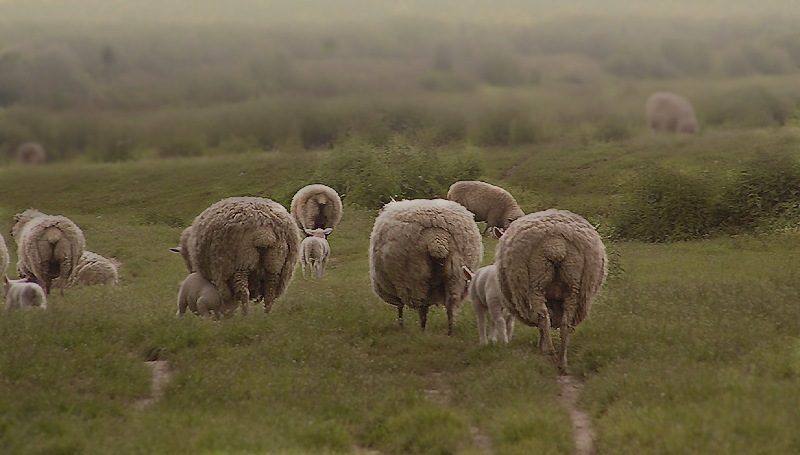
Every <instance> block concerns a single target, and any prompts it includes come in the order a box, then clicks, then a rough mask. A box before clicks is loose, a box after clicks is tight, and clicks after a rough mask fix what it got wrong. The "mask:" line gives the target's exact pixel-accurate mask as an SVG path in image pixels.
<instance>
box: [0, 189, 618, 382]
mask: <svg viewBox="0 0 800 455" xmlns="http://www.w3.org/2000/svg"><path fill="white" fill-rule="evenodd" d="M290 210H291V211H287V210H286V209H285V208H284V207H283V206H282V205H280V204H278V203H277V202H274V201H272V200H269V199H266V198H261V197H231V198H227V199H223V200H221V201H219V202H217V203H215V204H212V205H211V206H210V207H208V208H207V209H205V210H204V211H203V212H202V213H200V214H199V215H198V216H197V217H196V218H195V219H194V221H193V222H192V224H191V226H189V227H188V228H186V229H185V230H184V231H183V233H182V234H181V239H180V246H179V247H175V248H171V250H173V251H176V252H180V253H181V255H182V256H183V259H184V261H185V263H186V268H187V271H188V276H187V278H186V279H185V280H183V282H182V283H181V287H180V290H179V293H178V305H177V307H178V308H177V315H178V316H180V315H183V314H185V312H186V310H187V309H189V310H190V311H192V312H193V313H195V314H198V315H202V316H213V317H214V318H217V319H218V318H220V317H229V316H231V315H232V314H233V313H234V312H235V310H236V309H237V308H239V307H240V308H241V311H242V313H243V314H245V315H246V314H247V313H248V307H249V305H250V303H251V302H261V303H262V304H263V307H264V311H265V312H269V311H270V309H271V307H272V305H273V303H274V302H275V300H277V299H278V298H279V297H280V296H281V295H282V294H283V293H284V292H285V291H286V289H287V288H288V285H289V282H290V281H291V278H292V275H293V273H294V270H295V268H296V266H297V263H298V262H301V264H302V269H303V276H304V278H306V279H308V278H318V277H321V276H323V275H324V273H325V267H326V264H327V261H328V258H329V256H330V254H331V249H330V246H329V244H328V241H327V236H328V235H330V234H331V233H332V232H333V231H334V230H335V229H336V227H337V226H338V224H339V222H340V220H341V217H342V202H341V199H340V197H339V195H338V194H337V193H336V191H335V190H333V189H332V188H330V187H328V186H325V185H320V184H315V185H308V186H306V187H304V188H302V189H300V191H298V192H297V194H295V196H294V198H293V199H292V204H291V208H290ZM15 220H16V224H15V225H14V227H13V228H12V236H13V238H14V240H15V241H16V243H17V246H18V252H19V254H18V257H19V261H18V265H17V272H18V274H19V276H20V279H19V280H9V279H8V278H7V277H5V276H4V289H5V296H6V306H7V308H8V309H12V308H17V307H21V306H41V307H45V306H46V295H47V294H49V292H50V290H51V289H52V287H53V285H54V284H57V285H58V287H59V288H60V289H61V292H62V293H63V291H64V288H65V287H70V286H77V285H87V284H110V285H114V284H116V282H117V266H118V264H113V263H112V262H111V261H110V260H108V259H106V258H103V257H102V256H100V255H97V254H95V253H91V252H88V251H85V250H84V246H85V240H84V238H83V234H82V232H81V230H80V228H78V226H76V225H75V223H73V222H72V221H70V220H69V219H68V218H65V217H63V216H51V215H45V214H43V213H41V212H38V211H36V210H33V209H29V210H26V211H25V212H22V213H20V214H18V215H16V216H15ZM476 221H486V224H487V227H486V230H485V231H484V233H487V232H489V231H491V232H493V233H494V234H495V235H496V236H498V237H500V240H499V242H498V243H497V247H496V250H495V263H494V264H492V265H490V266H486V267H483V268H480V269H479V267H480V263H481V260H482V258H483V242H482V239H481V232H480V231H479V230H478V227H477V224H476ZM8 262H9V255H8V251H7V249H6V245H5V242H4V241H3V239H2V236H0V273H4V272H5V270H6V268H7V267H8ZM369 266H370V272H369V273H370V277H371V281H372V288H373V290H374V291H375V293H376V294H377V295H378V296H379V297H380V298H381V299H383V300H384V301H385V302H387V303H389V304H391V305H393V306H395V307H396V308H397V315H398V321H399V323H400V324H401V325H402V323H403V309H404V308H406V307H408V308H411V309H414V310H417V312H418V313H419V316H420V324H421V327H422V329H423V330H424V329H425V326H426V322H427V314H428V309H429V308H430V307H431V306H432V305H439V304H441V305H443V306H444V307H445V309H446V312H447V323H448V328H447V333H448V335H450V334H452V330H453V319H454V313H455V311H456V309H457V308H458V307H459V306H460V305H461V303H462V301H463V300H464V298H465V297H466V296H467V294H469V296H470V299H471V300H472V302H473V308H474V309H475V312H476V314H477V318H478V331H479V340H480V342H481V343H486V342H488V341H489V340H491V341H496V340H497V339H498V337H499V339H500V340H501V341H505V342H508V341H509V339H510V338H511V335H512V333H513V327H514V320H515V319H516V320H519V321H521V322H522V323H524V324H527V325H530V326H533V327H538V329H539V345H538V346H539V350H540V351H541V352H542V353H544V354H547V355H550V356H552V357H553V358H554V360H555V361H556V364H557V365H558V367H559V369H560V370H561V371H565V370H566V367H567V346H568V342H569V335H570V333H571V332H572V331H573V330H574V328H575V326H577V325H578V324H579V323H580V322H581V321H583V319H584V318H586V316H587V315H588V313H589V309H590V308H591V304H592V300H593V299H594V297H595V296H596V294H597V292H598V291H599V289H600V286H601V285H602V283H603V281H604V279H605V275H606V255H605V249H604V246H603V243H602V241H601V239H600V236H599V235H598V233H597V231H596V230H595V229H594V227H592V225H591V224H589V223H588V222H587V221H586V220H584V219H583V218H581V217H580V216H578V215H575V214H573V213H571V212H568V211H562V210H555V209H550V210H546V211H541V212H536V213H531V214H528V215H525V214H524V213H523V211H522V210H521V209H520V208H519V206H518V205H517V203H516V201H515V200H514V198H513V197H512V196H511V195H510V194H509V193H508V192H507V191H505V190H504V189H502V188H500V187H497V186H494V185H490V184H488V183H484V182H478V181H468V182H467V181H465V182H456V183H454V184H453V185H452V186H451V187H450V191H449V192H448V199H447V200H445V199H415V200H405V201H393V202H390V203H388V204H386V205H385V206H384V207H383V208H382V209H381V210H380V212H379V214H378V216H377V218H376V219H375V224H374V226H373V229H372V233H371V236H370V245H369ZM487 312H488V314H489V321H488V323H489V327H490V333H489V336H488V337H487V336H486V331H485V330H486V329H485V325H486V319H485V315H486V313H487ZM551 328H556V329H559V330H560V332H561V343H560V346H559V351H558V352H557V353H556V351H555V349H554V346H553V342H552V340H551V337H550V329H551Z"/></svg>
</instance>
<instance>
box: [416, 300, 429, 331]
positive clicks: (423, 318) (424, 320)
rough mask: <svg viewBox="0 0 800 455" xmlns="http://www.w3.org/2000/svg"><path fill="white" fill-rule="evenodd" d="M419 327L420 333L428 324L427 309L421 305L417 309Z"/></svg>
mask: <svg viewBox="0 0 800 455" xmlns="http://www.w3.org/2000/svg"><path fill="white" fill-rule="evenodd" d="M417 311H419V326H420V327H422V331H423V332H424V331H425V326H426V325H427V324H428V307H427V306H425V305H423V306H421V307H419V310H417Z"/></svg>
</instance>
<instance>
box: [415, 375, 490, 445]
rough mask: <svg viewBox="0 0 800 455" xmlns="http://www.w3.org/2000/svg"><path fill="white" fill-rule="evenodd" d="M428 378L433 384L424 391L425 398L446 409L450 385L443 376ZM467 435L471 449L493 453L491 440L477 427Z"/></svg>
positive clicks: (473, 426)
mask: <svg viewBox="0 0 800 455" xmlns="http://www.w3.org/2000/svg"><path fill="white" fill-rule="evenodd" d="M428 378H430V380H431V382H432V383H433V384H432V385H431V388H428V389H425V397H427V398H428V399H429V400H430V401H432V402H434V403H436V404H437V405H439V406H441V407H447V406H448V404H449V403H450V396H451V395H452V391H451V389H450V385H449V384H447V382H446V381H445V380H444V374H442V373H431V374H430V375H429V376H428ZM469 433H470V435H471V436H472V446H473V447H475V448H476V449H478V451H480V452H481V453H494V449H493V448H492V440H491V438H489V436H488V435H487V434H486V433H484V432H483V431H482V430H481V429H480V428H479V427H478V426H477V425H472V426H470V427H469Z"/></svg>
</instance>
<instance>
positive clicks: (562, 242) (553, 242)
mask: <svg viewBox="0 0 800 455" xmlns="http://www.w3.org/2000/svg"><path fill="white" fill-rule="evenodd" d="M541 254H542V255H544V257H545V258H547V260H548V261H550V262H551V263H553V264H554V265H559V264H561V263H562V262H564V259H566V258H567V239H565V238H564V237H562V236H560V235H558V236H553V237H548V238H547V239H546V240H545V241H544V242H543V243H542V245H541Z"/></svg>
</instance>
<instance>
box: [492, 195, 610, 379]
mask: <svg viewBox="0 0 800 455" xmlns="http://www.w3.org/2000/svg"><path fill="white" fill-rule="evenodd" d="M495 263H496V264H497V272H498V278H499V281H500V289H501V290H502V291H503V296H504V297H505V298H506V300H507V301H508V309H509V310H510V311H511V313H512V314H513V315H514V316H516V317H517V318H519V320H520V321H522V322H523V323H525V324H527V325H530V326H534V327H538V328H539V345H538V346H539V350H540V351H541V352H542V353H545V354H550V355H552V354H555V350H554V348H553V342H552V340H551V339H550V327H551V326H552V327H553V328H559V329H560V330H561V345H560V350H559V352H558V358H557V363H558V367H559V369H560V370H561V371H562V372H566V368H567V346H568V343H569V335H570V333H571V332H572V331H573V330H574V329H575V327H576V326H577V325H578V324H580V322H581V321H583V320H584V318H586V316H587V315H588V314H589V309H590V308H591V305H592V301H593V300H594V298H595V296H596V295H597V292H598V291H599V290H600V286H601V285H602V284H603V281H604V279H605V276H606V253H605V247H604V246H603V242H602V240H601V239H600V235H598V234H597V231H596V230H595V229H594V227H592V225H591V224H589V223H588V222H587V221H586V220H584V219H583V218H581V217H580V216H578V215H576V214H574V213H571V212H568V211H566V210H555V209H550V210H546V211H543V212H536V213H531V214H529V215H526V216H524V217H522V218H520V219H518V220H517V221H515V222H514V223H513V224H512V225H511V227H509V228H508V231H506V233H505V235H503V237H502V238H501V239H500V241H499V242H498V243H497V249H496V250H495Z"/></svg>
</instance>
